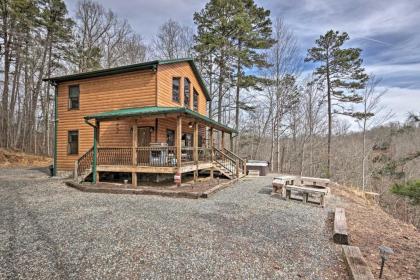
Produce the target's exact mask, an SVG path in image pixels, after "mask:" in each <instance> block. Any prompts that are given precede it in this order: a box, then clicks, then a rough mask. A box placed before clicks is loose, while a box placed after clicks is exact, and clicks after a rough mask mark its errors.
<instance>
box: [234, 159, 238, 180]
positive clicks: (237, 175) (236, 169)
mask: <svg viewBox="0 0 420 280" xmlns="http://www.w3.org/2000/svg"><path fill="white" fill-rule="evenodd" d="M235 164H236V178H239V160H238V159H236V162H235Z"/></svg>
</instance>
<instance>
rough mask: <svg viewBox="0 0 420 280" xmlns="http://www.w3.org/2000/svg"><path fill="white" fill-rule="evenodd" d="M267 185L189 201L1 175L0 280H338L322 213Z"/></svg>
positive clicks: (244, 185)
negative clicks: (83, 189)
mask: <svg viewBox="0 0 420 280" xmlns="http://www.w3.org/2000/svg"><path fill="white" fill-rule="evenodd" d="M270 183H271V178H269V177H261V178H255V179H244V180H243V181H241V182H239V183H237V184H235V185H234V186H232V187H229V188H227V189H225V190H223V191H221V192H218V193H217V194H215V195H214V196H212V197H211V198H209V199H199V200H192V199H179V198H165V197H158V196H140V195H138V196H136V195H116V194H95V193H82V192H79V191H77V190H74V189H72V188H69V187H66V186H65V185H64V184H63V183H62V181H60V180H58V179H51V178H48V177H47V175H45V174H44V173H42V172H40V171H37V170H28V169H26V170H24V169H20V170H19V169H0V213H1V215H0V279H127V278H129V279H134V278H135V279H139V278H140V279H272V278H275V279H345V278H346V276H345V270H344V268H343V263H342V261H341V257H340V253H339V249H338V247H336V245H334V244H333V243H332V241H331V238H330V236H331V233H330V232H331V229H330V223H329V222H328V221H327V220H328V219H327V218H328V209H321V208H318V207H314V206H307V205H302V204H300V203H297V202H293V201H292V202H289V201H282V200H278V199H275V198H271V197H270V195H269V193H270Z"/></svg>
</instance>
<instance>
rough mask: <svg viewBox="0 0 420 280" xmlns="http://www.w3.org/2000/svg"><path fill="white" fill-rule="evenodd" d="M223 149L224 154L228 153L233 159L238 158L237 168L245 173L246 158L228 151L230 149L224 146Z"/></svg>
mask: <svg viewBox="0 0 420 280" xmlns="http://www.w3.org/2000/svg"><path fill="white" fill-rule="evenodd" d="M223 151H224V152H225V153H226V154H228V155H230V156H231V157H233V158H234V159H235V160H238V161H239V163H240V164H239V169H240V170H241V171H242V173H246V160H245V159H243V158H241V157H240V156H238V155H237V154H235V153H234V152H232V151H230V150H228V149H226V148H223Z"/></svg>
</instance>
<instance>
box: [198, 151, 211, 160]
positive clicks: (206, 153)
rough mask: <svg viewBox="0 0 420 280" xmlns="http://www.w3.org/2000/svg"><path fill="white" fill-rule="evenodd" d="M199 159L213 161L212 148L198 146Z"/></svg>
mask: <svg viewBox="0 0 420 280" xmlns="http://www.w3.org/2000/svg"><path fill="white" fill-rule="evenodd" d="M198 161H201V162H210V161H211V149H210V148H203V147H199V148H198Z"/></svg>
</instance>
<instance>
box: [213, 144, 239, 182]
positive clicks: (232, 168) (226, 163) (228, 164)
mask: <svg viewBox="0 0 420 280" xmlns="http://www.w3.org/2000/svg"><path fill="white" fill-rule="evenodd" d="M213 150H214V153H215V157H214V161H215V162H217V163H218V164H220V165H221V166H223V167H224V168H225V169H227V170H228V171H229V172H231V173H232V176H238V171H239V169H238V162H237V161H236V160H235V159H233V158H231V157H230V156H228V155H227V154H225V153H224V152H222V151H220V150H219V149H217V148H216V147H213Z"/></svg>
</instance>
